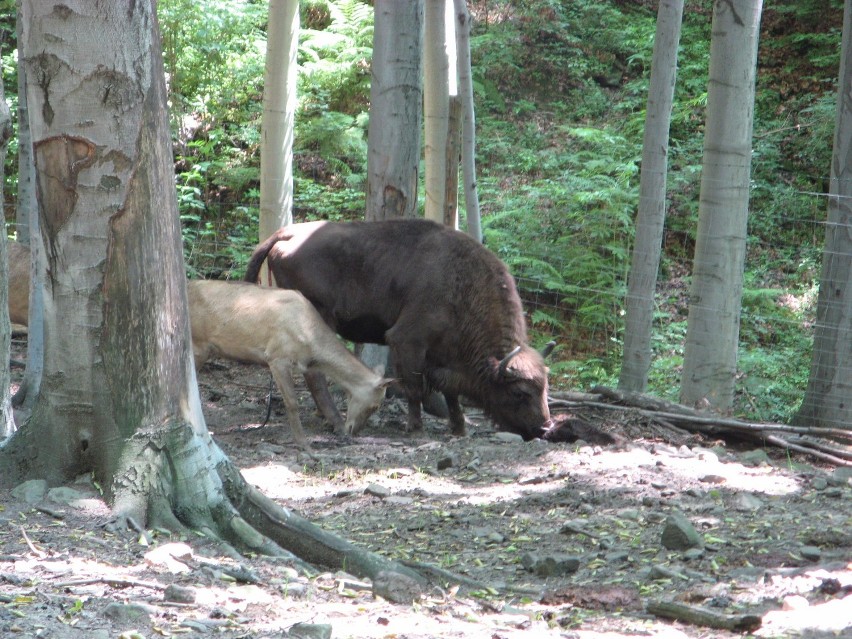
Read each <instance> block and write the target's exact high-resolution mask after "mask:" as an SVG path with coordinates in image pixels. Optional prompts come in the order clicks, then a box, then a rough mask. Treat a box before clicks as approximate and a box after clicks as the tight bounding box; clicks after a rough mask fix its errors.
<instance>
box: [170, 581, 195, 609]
mask: <svg viewBox="0 0 852 639" xmlns="http://www.w3.org/2000/svg"><path fill="white" fill-rule="evenodd" d="M163 601H173V602H174V603H184V604H190V603H195V589H194V588H186V587H184V586H178V585H175V584H171V585H169V586H166V590H165V591H164V592H163Z"/></svg>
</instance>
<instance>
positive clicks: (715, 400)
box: [680, 0, 763, 412]
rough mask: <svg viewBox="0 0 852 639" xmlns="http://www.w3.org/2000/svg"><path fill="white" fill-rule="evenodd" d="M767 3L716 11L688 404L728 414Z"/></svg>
mask: <svg viewBox="0 0 852 639" xmlns="http://www.w3.org/2000/svg"><path fill="white" fill-rule="evenodd" d="M762 4H763V3H762V1H761V0H728V1H726V2H721V1H717V2H716V3H715V4H714V9H713V34H712V39H711V43H710V79H709V87H708V92H707V127H706V130H705V132H704V160H703V162H702V168H703V172H702V175H701V196H700V198H699V199H700V201H699V205H698V234H697V237H696V245H695V262H694V265H693V279H692V288H691V289H690V296H689V318H688V320H687V329H686V344H685V347H684V356H683V375H682V379H681V391H680V392H681V398H680V399H681V402H682V403H684V404H686V405H688V406H703V407H706V408H710V409H713V410H716V411H719V412H727V411H729V410H730V409H731V407H732V406H733V401H734V377H735V375H736V369H737V346H738V342H739V334H740V310H741V308H742V289H743V268H744V265H745V250H746V232H747V223H748V203H749V185H750V176H751V142H752V125H753V121H754V80H755V74H756V71H755V66H756V59H757V40H758V35H759V30H760V12H761V8H762Z"/></svg>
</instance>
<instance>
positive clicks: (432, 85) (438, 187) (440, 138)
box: [423, 0, 455, 224]
mask: <svg viewBox="0 0 852 639" xmlns="http://www.w3.org/2000/svg"><path fill="white" fill-rule="evenodd" d="M447 1H448V0H425V11H424V27H425V28H424V36H423V123H424V165H425V174H426V218H427V219H430V220H434V221H436V222H438V223H439V224H441V223H443V221H444V211H445V208H446V191H447V189H446V186H447V183H446V174H447V129H448V123H449V109H450V88H449V60H448V57H447V30H446V3H447ZM453 74H454V76H455V68H454V69H453Z"/></svg>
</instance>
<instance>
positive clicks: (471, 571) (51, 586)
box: [0, 338, 852, 639]
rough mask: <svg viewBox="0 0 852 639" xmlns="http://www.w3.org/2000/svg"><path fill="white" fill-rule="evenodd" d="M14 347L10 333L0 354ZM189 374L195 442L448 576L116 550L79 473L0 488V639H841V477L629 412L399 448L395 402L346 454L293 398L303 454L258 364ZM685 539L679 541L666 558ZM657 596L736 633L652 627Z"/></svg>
mask: <svg viewBox="0 0 852 639" xmlns="http://www.w3.org/2000/svg"><path fill="white" fill-rule="evenodd" d="M25 348H26V342H25V339H21V338H16V339H15V340H14V343H13V359H19V360H23V359H24V353H25ZM16 377H20V369H13V381H14V378H16ZM199 379H200V387H201V395H202V400H203V404H204V409H205V417H206V420H207V425H208V428H209V429H210V431H211V432H212V433H213V436H214V438H215V439H216V441H217V442H218V443H219V444H220V446H221V447H222V448H223V450H224V451H225V452H226V453H227V454H228V455H229V456H230V458H231V459H232V460H233V461H234V462H235V463H236V464H237V465H238V466H239V467H240V468H241V469H242V470H243V473H244V475H245V477H246V479H247V480H248V481H249V482H250V483H252V484H254V485H256V486H257V487H259V488H260V490H261V491H263V492H264V493H265V494H266V495H268V496H269V497H271V498H272V499H274V500H276V501H277V502H279V503H280V504H282V505H283V506H285V507H287V508H290V509H293V510H294V511H296V512H298V513H299V514H301V515H302V516H304V517H306V518H308V519H310V520H312V521H313V522H315V523H317V524H319V525H320V526H322V527H323V528H325V529H326V530H328V531H331V532H333V533H335V534H337V535H339V536H341V537H344V538H346V539H349V540H350V541H352V542H354V543H355V544H357V545H360V546H363V547H366V548H369V549H371V550H373V551H375V552H377V553H380V554H384V555H387V556H390V557H392V558H394V559H396V560H399V561H404V560H410V561H414V562H419V563H421V564H429V565H431V566H433V567H436V568H439V569H441V570H444V571H446V572H445V573H442V574H443V575H444V577H443V578H441V579H438V581H439V582H442V583H443V587H435V588H434V589H433V590H431V591H429V592H428V593H427V595H426V596H425V597H424V598H422V599H421V600H420V601H417V602H415V603H414V604H413V605H408V604H406V605H400V604H393V603H390V602H388V601H386V600H384V599H382V598H380V597H376V596H374V595H373V593H372V590H371V584H370V583H368V582H365V580H363V579H360V578H358V577H357V576H353V575H349V574H346V573H341V572H321V571H318V572H317V574H314V575H311V576H306V575H304V574H300V573H298V572H297V571H295V570H294V569H293V568H292V567H291V566H289V565H288V564H287V563H286V562H282V561H280V560H277V561H273V560H270V559H267V558H263V557H246V558H244V559H243V560H242V561H240V562H238V563H237V562H235V561H234V560H233V559H229V558H227V557H223V556H220V555H217V554H216V553H215V552H213V550H214V549H213V548H212V547H211V546H210V545H208V544H206V543H205V540H204V538H203V537H201V536H200V535H196V534H187V535H183V536H178V535H170V534H169V533H168V532H166V531H153V534H152V538H151V541H146V540H145V539H144V537H143V536H142V535H140V534H132V533H128V534H127V535H125V536H116V535H113V534H110V533H109V532H107V531H106V530H105V529H104V528H103V527H102V524H103V523H104V522H105V521H106V520H107V518H108V516H109V509H108V508H107V506H106V505H105V504H104V503H103V501H102V500H101V499H100V498H99V497H98V493H97V490H96V487H95V486H93V485H92V482H91V480H90V479H89V478H86V477H81V478H80V479H79V480H78V481H77V482H75V483H73V484H72V485H70V486H68V487H62V488H61V489H59V490H57V489H53V490H51V491H50V492H48V493H47V494H46V495H45V494H44V493H43V490H42V492H39V491H38V490H36V491H35V492H34V493H32V492H30V493H29V494H26V495H25V494H23V493H24V491H23V490H22V489H21V490H16V491H14V492H13V491H8V490H6V491H2V492H0V523H2V526H0V543H2V550H0V602H2V606H0V636H3V637H12V636H15V637H22V638H24V637H57V638H59V637H61V638H75V637H80V638H86V639H112V638H117V637H122V638H128V639H129V638H138V637H144V638H151V637H171V636H183V635H189V636H205V635H211V636H212V635H215V636H222V637H258V638H259V637H270V638H272V637H284V636H299V637H317V638H319V637H328V636H331V637H335V638H345V637H353V638H355V637H357V638H373V637H375V638H391V637H393V638H396V639H415V638H417V639H420V638H427V637H448V638H458V639H461V638H466V639H467V638H472V639H480V638H481V639H509V638H513V637H536V638H538V637H542V638H545V637H566V638H572V639H573V638H577V639H586V638H615V637H634V636H635V637H640V636H641V637H664V638H666V639H668V638H678V637H684V638H690V639H698V638H703V637H714V638H715V637H721V638H727V637H735V636H743V635H744V634H746V635H748V634H749V632H748V630H746V629H747V628H752V630H751V634H752V635H753V636H757V637H813V638H817V637H839V636H847V637H848V636H852V489H850V479H849V478H850V473H849V472H848V471H849V469H848V468H846V469H835V468H833V467H831V466H828V465H826V464H824V463H817V462H815V461H814V460H811V459H807V458H804V457H800V456H796V455H793V456H790V455H787V454H785V453H784V452H783V451H780V450H778V449H772V448H767V449H757V450H755V449H754V448H753V447H750V446H742V445H739V444H737V443H736V442H731V441H729V442H723V441H707V440H705V439H703V438H701V437H700V436H698V435H692V434H689V433H685V432H680V433H677V434H675V433H674V432H673V431H670V430H663V429H661V428H659V427H656V426H654V425H652V424H650V423H648V420H647V419H646V418H644V417H641V416H640V415H639V414H638V413H635V412H631V411H620V412H615V411H607V412H606V413H584V414H582V415H580V417H582V418H583V419H585V420H586V421H588V422H590V423H593V424H594V425H595V426H596V427H597V428H599V429H600V430H602V431H606V432H609V433H612V434H614V435H616V436H617V437H619V438H620V441H621V443H619V444H614V445H605V446H595V445H586V444H584V443H583V442H577V443H574V444H550V443H546V442H542V441H533V442H522V441H520V439H516V438H513V437H510V436H505V435H497V434H495V433H494V431H493V429H492V427H491V425H490V424H489V423H488V422H487V421H485V420H483V419H481V416H478V415H477V413H476V411H475V410H471V409H468V410H467V411H466V412H467V413H468V416H469V418H470V421H471V423H470V425H469V431H470V434H469V436H468V437H465V438H461V439H457V438H452V437H450V436H449V432H448V430H447V428H446V425H445V424H444V423H443V421H442V420H439V419H434V418H428V419H426V428H425V431H424V432H423V433H422V434H419V435H417V436H411V435H407V434H405V433H403V430H402V425H403V423H404V418H405V410H404V406H403V405H402V403H401V401H400V400H398V399H389V400H388V401H386V403H385V405H384V406H383V407H382V409H381V410H380V412H379V413H378V414H377V415H376V416H375V417H374V418H373V423H372V424H371V425H370V426H368V427H367V428H366V429H365V431H364V432H363V433H362V434H361V435H360V436H359V437H357V438H356V439H355V440H353V441H352V442H349V443H343V442H339V441H337V440H336V439H335V438H334V437H333V436H332V435H331V433H330V429H329V428H327V427H326V426H325V425H324V424H323V423H322V422H321V420H320V419H319V418H318V417H317V416H316V414H315V410H314V408H313V403H312V400H311V399H310V396H309V395H308V394H307V393H304V392H302V395H301V397H300V401H301V406H302V407H303V415H302V417H303V421H304V424H305V427H306V432H307V433H308V436H309V439H310V440H311V444H312V449H313V450H312V452H310V453H306V452H303V451H300V450H298V449H297V448H295V447H294V446H293V445H292V444H291V439H290V436H289V432H288V428H287V427H286V426H285V424H286V417H285V415H284V414H283V408H282V407H281V405H280V402H279V403H275V402H274V403H273V408H274V410H273V414H272V419H271V423H270V425H267V426H263V427H260V426H259V423H260V422H262V420H263V417H264V414H265V403H264V402H265V395H266V393H267V391H268V386H269V376H268V373H267V371H266V370H265V369H263V368H261V367H248V366H241V365H237V364H232V363H229V362H214V363H212V364H208V365H207V366H206V367H205V368H204V369H202V371H200V374H199ZM29 487H30V488H31V487H32V485H30V486H29ZM27 500H29V501H27ZM678 514H680V515H682V516H683V517H682V518H680V521H681V528H678V529H676V532H677V534H675V535H671V534H670V533H671V528H670V527H669V524H670V522H672V521H674V520H677V519H679V518H678V517H677V515H678ZM684 522H685V523H684ZM690 528H692V529H694V531H695V532H697V534H698V538H699V542H700V543H699V544H698V545H697V546H694V547H691V548H681V549H671V548H668V547H667V546H673V545H675V544H674V543H673V542H671V541H669V540H670V539H672V538H674V539H675V541H677V539H678V538H679V537H687V538H688V533H689V532H690V530H689V529H690ZM664 529H667V530H668V532H667V534H666V535H665V536H664V535H663V531H664ZM664 539H665V540H666V541H665V542H664ZM685 545H688V544H685ZM430 574H433V575H434V574H436V573H435V572H432V573H430ZM449 575H457V576H460V577H463V578H464V580H465V582H466V583H465V584H464V585H463V586H462V587H458V583H459V582H460V581H462V579H455V578H453V577H451V576H449ZM467 580H470V583H468V582H467ZM655 602H676V603H679V604H683V606H684V607H686V608H688V609H696V608H700V609H703V610H707V611H710V612H711V613H713V614H715V617H714V619H715V620H716V621H715V622H712V623H716V622H719V620H720V619H721V620H722V622H723V623H731V624H733V627H734V628H735V629H734V630H723V629H719V628H714V627H709V626H707V625H704V624H706V623H711V622H708V621H702V622H701V624H700V625H690V624H687V623H685V622H683V621H676V620H669V619H666V618H663V617H661V616H656V615H654V614H651V613H650V612H649V611H648V610H649V605H650V606H651V607H652V609H653V605H654V603H655ZM736 624H739V625H736ZM758 624H759V627H756V626H757V625H758ZM288 633H289V634H288Z"/></svg>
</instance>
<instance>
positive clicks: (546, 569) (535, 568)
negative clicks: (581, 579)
mask: <svg viewBox="0 0 852 639" xmlns="http://www.w3.org/2000/svg"><path fill="white" fill-rule="evenodd" d="M521 565H522V566H523V567H524V568H525V569H526V570H527V571H528V572H532V573H535V574H536V575H538V576H539V577H557V576H562V575H570V574H571V573H575V572H577V570H579V568H580V558H579V557H574V556H570V555H543V556H539V555H536V554H533V553H526V554H524V555H523V556H522V557H521Z"/></svg>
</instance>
